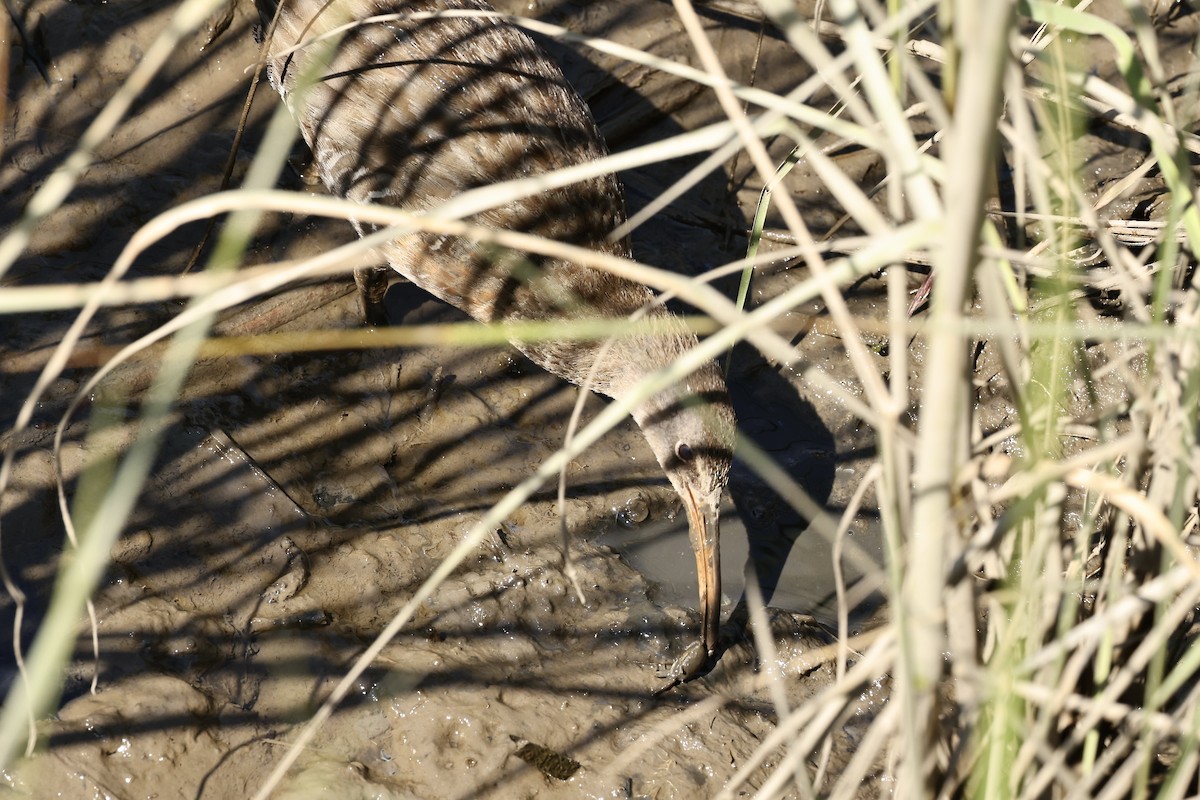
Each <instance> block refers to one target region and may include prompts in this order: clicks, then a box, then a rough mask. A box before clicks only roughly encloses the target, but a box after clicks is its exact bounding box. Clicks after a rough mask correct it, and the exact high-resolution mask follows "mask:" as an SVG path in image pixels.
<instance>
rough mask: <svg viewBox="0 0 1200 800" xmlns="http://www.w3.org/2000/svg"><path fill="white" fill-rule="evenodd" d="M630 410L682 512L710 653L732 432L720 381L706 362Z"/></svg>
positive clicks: (702, 636) (730, 411)
mask: <svg viewBox="0 0 1200 800" xmlns="http://www.w3.org/2000/svg"><path fill="white" fill-rule="evenodd" d="M633 416H634V418H635V419H636V420H637V423H638V425H640V426H641V428H642V433H643V434H644V435H645V437H646V441H647V442H649V444H650V449H651V450H653V451H654V455H655V456H657V457H658V463H659V464H661V465H662V468H663V470H664V471H665V472H666V473H667V477H668V478H669V479H670V481H671V485H672V486H674V487H675V491H676V492H678V493H679V496H680V498H682V500H683V507H684V510H685V511H686V512H687V519H688V534H689V536H690V538H691V542H692V550H693V551H694V552H695V554H696V572H697V578H698V579H699V589H700V619H701V627H700V640H701V642H702V643H703V645H704V648H705V650H706V652H707V653H708V654H709V655H710V656H711V655H712V654H713V652H714V651H715V650H716V646H717V632H718V627H719V625H720V619H721V551H720V507H721V494H722V492H724V490H725V486H726V484H727V483H728V482H729V467H730V463H731V461H732V458H733V445H734V438H735V434H736V422H735V421H734V416H733V409H732V407H731V406H730V404H729V393H728V390H727V389H726V387H725V381H724V379H723V378H722V377H721V374H720V372H719V371H718V369H717V367H716V365H715V364H712V363H709V364H707V365H705V366H704V367H702V368H701V369H700V370H698V371H696V372H695V373H693V374H692V375H691V376H689V377H688V378H687V379H686V380H684V381H681V382H680V383H678V384H676V385H675V386H672V387H671V388H669V389H667V390H665V391H663V392H660V393H659V394H657V395H655V396H654V397H652V398H650V399H649V400H647V401H646V402H644V403H642V404H641V405H640V406H639V407H638V408H637V409H635V411H634V414H633Z"/></svg>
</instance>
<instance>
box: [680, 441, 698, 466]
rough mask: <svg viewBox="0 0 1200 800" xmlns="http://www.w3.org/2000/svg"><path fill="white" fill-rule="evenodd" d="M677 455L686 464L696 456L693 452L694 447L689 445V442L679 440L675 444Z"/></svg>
mask: <svg viewBox="0 0 1200 800" xmlns="http://www.w3.org/2000/svg"><path fill="white" fill-rule="evenodd" d="M675 457H676V458H678V459H679V460H680V461H682V462H683V463H685V464H686V463H688V462H689V461H691V460H692V459H693V458H695V457H696V454H695V453H693V452H692V448H691V447H689V446H688V443H687V442H679V443H678V444H676V445H675Z"/></svg>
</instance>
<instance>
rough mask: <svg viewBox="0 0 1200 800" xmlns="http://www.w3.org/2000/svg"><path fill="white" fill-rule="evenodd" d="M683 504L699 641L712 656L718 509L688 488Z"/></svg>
mask: <svg viewBox="0 0 1200 800" xmlns="http://www.w3.org/2000/svg"><path fill="white" fill-rule="evenodd" d="M684 507H685V509H686V511H687V518H688V535H689V536H690V537H691V540H692V550H694V551H695V553H696V577H697V579H698V580H699V585H700V641H701V642H702V643H703V644H704V650H705V652H707V653H708V655H710V656H711V655H712V654H713V653H714V652H715V651H716V649H717V631H718V629H719V627H720V624H721V546H720V540H721V536H720V527H719V526H720V518H719V516H718V515H719V513H720V509H719V507H718V505H717V504H716V503H715V502H713V503H703V501H700V500H697V498H696V497H694V496H693V495H692V494H691V492H688V497H687V501H686V502H685V503H684Z"/></svg>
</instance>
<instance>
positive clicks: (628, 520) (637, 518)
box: [613, 494, 650, 528]
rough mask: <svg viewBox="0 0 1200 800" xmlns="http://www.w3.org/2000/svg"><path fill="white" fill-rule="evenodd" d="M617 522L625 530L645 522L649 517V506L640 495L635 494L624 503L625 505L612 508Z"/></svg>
mask: <svg viewBox="0 0 1200 800" xmlns="http://www.w3.org/2000/svg"><path fill="white" fill-rule="evenodd" d="M613 514H614V515H615V516H616V518H617V522H619V523H621V524H622V525H623V526H625V527H626V528H633V527H635V526H637V525H640V524H641V523H643V522H645V521H646V519H647V518H648V517H649V516H650V504H649V503H647V502H646V498H644V497H642V496H641V495H640V494H635V495H634V496H633V497H630V498H629V499H628V500H626V501H625V505H623V506H617V507H615V508H613Z"/></svg>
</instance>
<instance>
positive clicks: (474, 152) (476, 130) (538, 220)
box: [256, 0, 736, 677]
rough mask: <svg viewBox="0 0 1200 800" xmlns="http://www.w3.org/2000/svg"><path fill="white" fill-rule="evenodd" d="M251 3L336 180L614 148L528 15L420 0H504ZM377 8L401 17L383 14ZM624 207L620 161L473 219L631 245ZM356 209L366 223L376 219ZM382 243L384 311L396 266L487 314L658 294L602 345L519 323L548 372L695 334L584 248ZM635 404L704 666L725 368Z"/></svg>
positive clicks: (545, 313) (370, 283)
mask: <svg viewBox="0 0 1200 800" xmlns="http://www.w3.org/2000/svg"><path fill="white" fill-rule="evenodd" d="M256 4H257V6H258V10H259V13H260V16H261V18H262V20H263V25H264V29H265V30H266V34H265V35H266V36H267V37H269V39H268V41H266V42H265V47H266V53H267V54H266V56H265V59H264V60H265V62H266V70H267V75H268V78H269V80H270V82H271V85H272V86H273V87H274V88H275V90H276V91H277V92H278V93H279V94H280V96H281V97H282V98H283V100H284V102H285V103H287V105H288V107H289V109H290V110H291V112H292V115H293V116H294V117H295V119H296V122H297V124H298V126H299V129H300V133H301V135H302V137H303V139H304V140H305V142H306V143H307V144H308V146H309V148H310V150H311V151H312V154H313V163H314V164H315V166H316V169H317V171H318V173H319V174H320V177H321V179H322V181H323V182H324V184H325V186H326V188H327V189H328V191H329V192H330V193H332V194H333V195H336V196H340V197H344V198H347V199H349V200H351V201H355V202H358V203H382V204H386V205H390V206H395V207H399V208H404V209H409V210H414V211H421V210H425V209H429V208H431V207H433V206H436V205H437V204H438V203H439V202H442V201H445V200H447V199H449V198H452V197H454V196H456V195H458V194H460V193H462V192H464V191H467V190H470V189H473V188H476V187H480V186H486V185H490V184H494V183H497V182H501V181H505V180H509V179H513V178H519V177H525V176H529V175H536V174H540V173H545V172H548V171H550V170H554V169H559V168H563V167H569V166H572V165H575V164H581V163H586V162H590V161H595V160H596V159H599V158H602V157H604V156H605V155H606V154H607V148H606V146H605V144H604V140H603V137H602V135H601V133H600V130H599V128H598V127H597V125H596V123H595V120H594V119H593V117H592V115H591V112H590V111H589V109H588V107H587V105H586V104H585V103H584V101H583V100H582V99H581V98H580V97H579V95H578V94H577V93H576V92H575V91H574V89H573V88H572V87H571V86H570V84H569V83H568V82H567V79H566V78H565V77H564V75H563V73H562V70H561V68H560V67H559V66H558V64H557V63H556V62H555V61H554V60H553V59H552V58H551V57H550V56H549V55H548V54H546V53H545V52H544V51H543V50H542V49H541V47H540V46H538V45H537V44H536V43H535V42H534V41H533V40H532V39H531V38H530V37H529V36H528V35H527V34H525V33H524V32H523V31H522V30H520V29H519V28H518V27H516V26H515V25H513V24H511V23H509V22H507V21H504V20H503V19H501V18H498V17H495V16H493V17H480V16H454V17H428V16H426V17H422V18H413V17H412V16H411V15H412V14H414V13H425V14H427V13H429V12H438V11H447V10H453V11H480V12H488V11H492V10H493V9H492V8H491V6H490V5H488V4H487V3H486V2H483V0H416V1H415V2H402V1H400V0H256ZM381 15H389V18H388V19H386V20H374V19H372V18H375V17H379V16H381ZM273 18H275V22H274V26H273V27H271V20H272V19H273ZM349 20H357V21H363V24H360V25H357V26H355V27H352V28H350V29H349V30H348V31H347V32H346V33H345V34H344V36H343V37H342V38H341V39H340V41H338V43H337V45H336V50H335V52H334V53H333V54H332V56H330V57H329V60H328V62H327V63H326V64H325V66H324V67H323V71H322V72H321V73H320V75H319V76H318V77H317V79H316V80H315V83H314V84H313V85H312V87H311V89H309V90H308V91H307V92H304V93H303V94H302V96H301V93H298V92H296V86H297V81H298V79H299V76H300V75H301V74H302V73H303V72H304V70H305V69H306V68H307V67H308V65H309V63H310V62H311V60H312V59H314V58H316V57H317V56H315V55H314V49H313V48H312V47H306V46H303V43H304V42H306V41H311V40H312V39H313V38H314V37H318V36H320V35H322V34H324V33H326V32H327V31H330V30H332V29H333V28H335V27H337V26H339V25H341V24H343V23H345V22H347V21H349ZM297 46H299V47H297ZM625 217H626V213H625V200H624V195H623V193H622V189H621V185H620V183H619V182H618V181H617V179H616V177H615V176H614V175H611V174H608V175H604V176H601V177H596V178H591V179H587V180H583V181H579V182H577V183H574V184H571V185H569V186H565V187H561V188H555V189H548V190H545V191H543V192H541V193H540V194H537V195H534V196H531V197H527V198H523V199H517V200H512V201H509V202H506V203H504V204H503V205H501V206H499V207H497V208H493V209H491V210H489V211H484V212H480V213H478V214H476V215H474V216H473V217H471V218H470V221H471V222H473V223H475V224H478V225H484V226H488V227H491V228H497V229H505V230H516V231H521V232H526V233H531V234H536V235H539V236H544V237H547V238H550V239H554V240H558V241H562V242H567V243H570V244H574V245H580V246H584V247H588V248H591V249H594V250H596V251H599V252H602V253H607V254H611V255H616V256H621V257H625V258H629V257H631V251H630V244H629V241H628V240H627V239H619V240H616V241H612V240H610V236H609V234H610V233H611V232H612V231H613V230H614V229H615V228H617V226H618V225H619V224H621V223H622V222H623V221H624V220H625ZM355 227H356V228H357V230H358V232H359V234H360V235H365V234H366V233H369V232H370V230H371V229H370V228H369V226H366V225H360V224H358V223H355ZM381 253H382V256H383V259H384V260H386V262H387V266H386V267H370V268H365V269H364V268H360V269H359V270H357V271H356V273H355V281H356V283H357V284H358V288H359V291H360V296H361V297H362V300H363V312H364V316H365V317H366V319H367V322H368V324H373V323H376V322H378V321H379V320H380V319H385V318H386V315H382V313H381V301H382V297H383V293H384V291H386V288H387V275H388V270H389V269H391V270H395V271H396V272H398V273H400V274H401V275H402V276H404V277H405V278H407V279H408V280H409V281H410V282H412V283H414V284H416V285H417V286H419V287H421V288H422V289H424V290H426V291H428V292H430V293H431V294H433V295H435V296H436V297H438V298H440V299H441V300H443V301H445V302H447V303H449V304H450V305H452V306H455V307H457V308H459V309H461V310H462V311H465V312H466V313H467V314H468V315H470V316H471V317H473V318H474V319H476V320H479V321H481V322H485V323H486V322H519V321H535V320H540V321H563V322H570V321H572V320H578V319H589V318H590V319H594V318H624V317H629V316H631V315H634V314H635V313H638V312H639V311H642V310H643V309H644V308H646V307H649V309H650V310H649V312H648V317H649V319H650V320H651V321H652V322H653V323H654V328H655V330H654V333H653V334H649V333H648V334H645V335H638V336H629V337H619V338H616V339H614V340H612V341H611V343H610V344H609V346H608V347H607V348H606V347H604V346H602V343H600V342H594V341H579V340H572V341H553V340H551V341H539V342H523V341H513V345H514V346H515V347H516V348H517V349H518V350H519V351H521V352H522V353H523V354H524V355H525V356H527V357H528V358H529V359H530V360H531V361H533V362H534V363H536V364H538V365H540V366H542V367H544V368H545V369H546V370H548V371H549V372H551V373H553V374H555V375H558V376H559V377H561V378H564V379H566V380H568V381H570V382H572V383H575V384H577V385H586V386H587V387H588V388H590V389H592V390H593V391H595V392H597V393H599V394H601V395H605V396H608V397H610V398H622V397H624V396H626V395H627V394H628V393H629V392H631V391H632V390H633V389H634V387H635V386H636V385H637V384H638V383H639V381H641V380H642V379H643V378H645V377H646V376H647V375H649V374H651V373H654V372H655V371H657V370H660V369H662V368H665V367H666V366H668V365H670V364H671V363H673V362H674V361H675V360H676V359H677V358H678V357H679V356H680V355H682V354H683V353H685V352H687V351H688V350H690V349H692V348H694V347H695V346H696V345H697V339H696V336H695V335H694V334H693V333H692V332H691V331H690V330H688V329H687V328H686V327H685V326H684V324H683V323H682V321H681V320H680V319H679V318H678V317H676V316H675V315H674V314H673V313H672V312H670V311H668V310H666V309H665V308H664V307H663V306H662V305H661V304H656V303H655V302H654V300H655V297H654V294H653V292H652V291H651V290H650V289H649V288H647V287H646V286H644V285H642V284H639V283H635V282H633V281H630V280H627V279H625V278H622V277H618V276H616V275H613V274H611V273H607V272H604V271H601V270H598V269H595V268H592V267H588V266H585V265H582V264H578V263H573V262H568V261H562V260H558V259H554V258H549V257H542V256H538V255H534V254H519V256H517V257H505V256H503V255H498V253H497V251H496V249H495V248H491V247H488V246H485V245H482V244H480V243H479V242H476V241H472V240H469V239H466V238H460V237H450V236H443V235H436V234H431V233H415V234H407V235H404V236H402V237H400V238H397V239H396V240H394V241H392V242H390V243H388V244H387V245H385V246H384V247H382V248H381ZM589 378H590V380H589ZM632 416H633V418H634V420H635V421H636V422H637V424H638V426H639V427H640V429H641V431H642V433H643V435H644V436H645V438H646V441H647V443H648V444H649V446H650V449H651V450H652V451H653V452H654V455H655V457H656V458H657V460H658V463H659V464H660V465H661V467H662V469H663V471H664V472H665V473H666V476H667V478H668V480H669V481H670V483H671V485H672V487H673V488H674V489H675V491H676V492H677V493H678V494H679V497H680V498H681V500H682V503H683V507H684V510H685V512H686V516H687V520H688V531H689V538H690V541H691V546H692V549H693V551H694V553H695V557H696V569H697V582H698V590H699V610H700V629H699V637H698V643H699V645H700V652H701V656H702V657H701V658H700V659H699V661H698V662H697V659H695V658H694V657H693V658H692V659H691V660H692V662H694V663H693V664H692V666H688V667H684V669H686V670H688V671H689V672H694V671H695V668H696V663H703V662H707V661H708V660H711V659H712V657H713V656H714V654H715V653H716V651H717V649H718V635H719V626H720V614H721V600H720V599H721V570H720V528H719V526H720V504H721V497H722V494H723V492H724V491H725V489H726V486H727V483H728V479H729V470H730V466H731V460H732V454H733V447H734V440H735V435H736V421H735V418H734V414H733V409H732V406H731V405H730V402H729V394H728V389H727V386H726V383H725V380H724V377H723V376H722V373H721V371H720V370H719V368H718V367H717V365H716V363H715V362H712V361H710V362H707V363H705V364H703V365H702V366H701V367H699V368H698V369H696V370H695V371H694V372H692V373H691V374H690V375H689V376H688V377H687V378H686V379H684V380H681V381H679V382H678V383H676V384H675V385H673V386H671V387H669V388H667V389H664V390H663V391H661V392H659V393H658V394H655V395H654V396H652V397H650V398H649V399H646V400H644V401H642V402H640V403H639V404H638V405H637V406H636V407H635V408H634V409H633V411H632ZM694 650H695V648H694V647H693V648H692V651H693V652H694ZM685 677H687V676H685Z"/></svg>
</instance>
